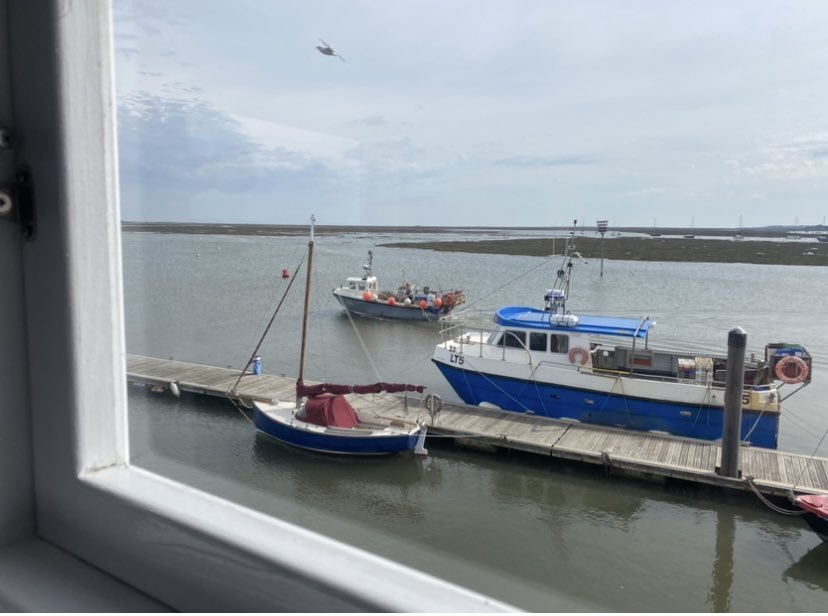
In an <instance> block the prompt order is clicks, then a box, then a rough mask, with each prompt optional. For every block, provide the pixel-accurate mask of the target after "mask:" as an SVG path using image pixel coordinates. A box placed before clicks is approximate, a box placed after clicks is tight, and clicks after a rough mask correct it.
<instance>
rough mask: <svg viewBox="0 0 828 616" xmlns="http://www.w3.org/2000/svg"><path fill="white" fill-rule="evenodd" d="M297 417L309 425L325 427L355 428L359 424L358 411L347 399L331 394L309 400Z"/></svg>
mask: <svg viewBox="0 0 828 616" xmlns="http://www.w3.org/2000/svg"><path fill="white" fill-rule="evenodd" d="M296 417H297V419H301V420H302V421H306V422H307V423H312V424H315V425H317V426H325V427H333V426H335V427H337V428H355V427H356V426H357V424H358V423H359V418H358V417H357V414H356V411H355V410H354V409H353V407H352V406H351V405H350V404H348V401H347V400H346V399H345V397H344V396H334V395H331V394H323V395H321V396H317V397H315V398H309V399H308V400H307V402H305V407H304V408H303V409H302V410H301V411H299V413H298V414H297V415H296Z"/></svg>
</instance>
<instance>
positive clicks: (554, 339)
mask: <svg viewBox="0 0 828 616" xmlns="http://www.w3.org/2000/svg"><path fill="white" fill-rule="evenodd" d="M549 338H550V342H551V344H550V348H549V351H550V352H551V353H568V352H569V336H564V335H560V334H552V335H551V336H549Z"/></svg>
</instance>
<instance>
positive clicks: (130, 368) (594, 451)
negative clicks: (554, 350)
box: [127, 355, 828, 496]
mask: <svg viewBox="0 0 828 616" xmlns="http://www.w3.org/2000/svg"><path fill="white" fill-rule="evenodd" d="M238 377H239V370H234V369H231V368H219V367H214V366H205V365H201V364H192V363H187V362H181V361H175V360H167V359H158V358H154V357H143V356H139V355H128V356H127V379H128V380H129V381H130V382H132V383H137V384H142V385H146V386H148V387H151V388H155V389H157V390H164V389H170V386H171V384H172V383H175V384H176V386H177V388H178V389H179V390H180V391H187V392H193V393H196V394H202V395H212V396H218V397H227V396H228V394H229V393H230V391H231V389H232V388H233V385H234V384H235V382H236V380H237V379H238ZM294 395H295V380H294V379H291V378H287V377H283V376H275V375H245V376H244V377H243V378H242V380H241V382H240V383H239V386H238V388H237V389H236V397H237V398H241V399H243V400H244V401H245V402H246V403H249V402H252V401H263V402H272V401H273V400H275V399H279V398H281V399H283V400H284V399H289V398H292V397H293V396H294ZM359 408H360V410H361V411H370V412H374V413H375V414H377V415H379V416H382V417H386V418H395V419H399V420H401V421H404V422H411V423H413V422H414V421H416V420H417V419H418V418H420V419H426V420H427V424H428V433H429V434H431V435H444V436H449V437H453V438H454V439H455V440H456V441H458V442H460V443H463V442H466V443H474V444H475V445H477V446H480V445H484V446H488V447H491V448H503V449H513V450H519V451H525V452H529V453H534V454H539V455H543V456H549V457H552V458H562V459H566V460H574V461H578V462H585V463H590V464H598V465H601V466H603V467H605V468H606V469H608V470H611V471H612V472H613V473H617V474H622V475H633V476H639V477H640V476H645V477H649V478H677V479H683V480H686V481H691V482H695V483H701V484H708V485H713V486H720V487H724V488H730V489H736V490H749V489H751V488H750V485H749V483H748V482H747V481H746V480H745V478H747V477H751V478H752V483H753V485H754V486H755V487H756V488H757V489H758V490H759V491H760V492H762V493H763V494H768V495H774V496H786V495H788V493H789V491H790V490H791V489H795V491H796V492H797V493H805V492H810V493H817V494H828V458H822V457H810V456H805V455H800V454H795V453H786V452H782V451H777V450H773V449H760V448H756V447H742V448H741V451H740V468H741V473H742V479H736V478H729V477H722V476H720V475H718V474H717V473H716V468H717V467H718V466H719V464H720V463H721V454H722V447H721V444H720V443H716V442H708V441H701V440H696V439H686V438H680V437H675V436H669V435H662V434H652V433H646V432H634V431H629V430H621V429H617V428H608V427H604V426H595V425H589V424H582V423H576V422H569V421H559V420H554V419H547V418H545V417H537V416H534V415H529V414H518V413H511V412H506V411H498V410H490V409H484V408H479V407H472V406H466V405H460V404H448V403H445V404H444V405H443V410H442V411H441V412H440V413H439V414H438V415H437V417H436V419H435V420H432V419H431V418H430V416H429V415H428V412H427V411H426V409H425V408H423V407H422V406H421V401H420V399H419V397H418V398H417V399H416V402H415V403H413V404H411V403H409V404H408V405H403V404H401V403H400V397H399V396H395V395H390V394H377V395H372V396H362V397H361V401H360V404H359Z"/></svg>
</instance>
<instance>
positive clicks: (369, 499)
mask: <svg viewBox="0 0 828 616" xmlns="http://www.w3.org/2000/svg"><path fill="white" fill-rule="evenodd" d="M251 437H252V438H253V450H252V454H253V463H254V464H256V465H257V466H263V467H266V468H272V469H278V473H279V475H280V480H281V485H282V490H284V489H287V490H289V492H290V495H291V497H292V498H295V499H296V500H299V501H301V502H303V503H305V504H306V505H307V506H318V507H324V508H327V509H328V510H329V511H330V512H331V513H337V512H340V511H343V510H349V511H354V512H357V513H364V514H368V515H370V516H376V517H377V518H378V519H389V520H390V519H393V520H396V521H397V522H398V523H417V522H420V521H422V519H423V517H424V513H423V508H422V506H421V504H420V502H419V499H418V497H417V496H416V495H414V494H412V489H411V488H412V486H415V485H420V484H421V483H422V481H423V479H424V478H425V477H426V475H430V473H428V472H427V471H426V470H425V469H424V464H425V461H422V460H419V459H416V458H413V457H412V456H410V455H405V454H404V455H399V456H389V457H383V458H382V459H376V458H360V457H341V456H340V457H335V456H332V455H325V454H321V453H316V452H312V451H304V450H298V449H296V448H294V447H290V446H288V445H285V444H283V443H280V442H278V441H274V440H273V439H271V438H268V437H266V436H264V435H262V434H256V435H255V436H253V435H251Z"/></svg>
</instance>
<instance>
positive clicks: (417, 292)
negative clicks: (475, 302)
mask: <svg viewBox="0 0 828 616" xmlns="http://www.w3.org/2000/svg"><path fill="white" fill-rule="evenodd" d="M373 260H374V253H373V252H372V251H370V250H369V251H368V263H366V264H365V265H363V266H362V268H363V269H364V270H365V273H364V274H363V275H362V276H352V277H350V278H348V279H346V280H345V284H344V285H342V286H340V287H337V288H336V289H334V290H333V295H334V297H335V298H336V299H337V301H338V302H339V303H340V304H342V307H343V308H345V310H347V311H348V312H350V313H352V314H356V315H359V316H362V317H370V318H374V319H399V320H402V321H437V320H438V319H439V318H440V317H443V316H445V315H447V314H448V313H450V312H451V311H452V310H454V309H455V308H456V307H457V306H459V305H461V304H463V303H464V302H465V301H466V297H465V295H464V294H463V291H461V290H456V289H455V290H451V291H441V290H438V289H433V288H431V287H423V288H422V289H421V288H419V287H417V286H416V285H414V284H413V283H410V282H407V283H405V284H403V285H400V287H399V289H397V291H393V292H392V291H381V290H380V288H379V283H378V282H377V277H376V276H374V274H373V272H372V265H373Z"/></svg>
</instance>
